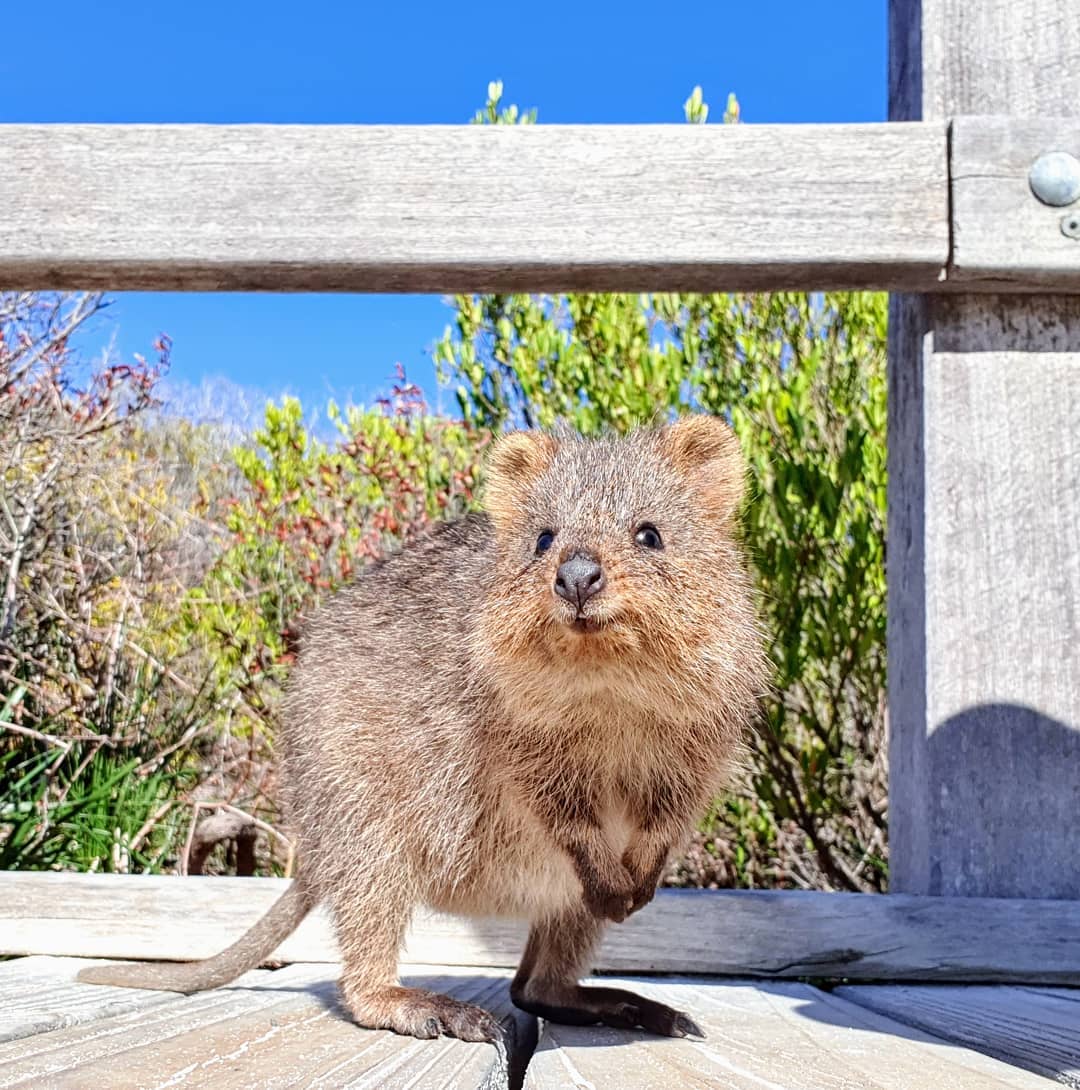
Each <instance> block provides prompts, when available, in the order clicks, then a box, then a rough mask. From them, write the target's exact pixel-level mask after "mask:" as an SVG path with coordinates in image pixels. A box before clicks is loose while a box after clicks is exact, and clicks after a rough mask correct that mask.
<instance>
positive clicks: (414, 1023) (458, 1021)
mask: <svg viewBox="0 0 1080 1090" xmlns="http://www.w3.org/2000/svg"><path fill="white" fill-rule="evenodd" d="M399 882H400V878H399ZM402 893H403V891H401V890H399V889H395V888H393V887H392V886H390V885H381V884H380V883H379V882H377V881H372V880H371V878H370V876H369V877H368V880H367V881H365V882H364V883H363V884H360V883H359V882H357V881H355V880H353V881H352V882H351V883H350V884H349V885H348V886H342V887H340V888H339V889H338V891H337V892H336V894H335V896H334V916H335V921H336V925H337V936H338V943H339V945H340V947H341V954H342V960H343V962H344V965H343V969H342V974H341V980H340V982H339V987H340V990H341V996H342V1000H343V1001H344V1004H345V1006H346V1007H347V1008H348V1010H349V1013H350V1014H352V1016H353V1018H354V1019H355V1020H356V1022H357V1023H358V1024H359V1025H361V1026H365V1027H367V1028H368V1029H389V1030H393V1031H394V1032H395V1033H401V1034H404V1035H406V1036H409V1037H421V1038H430V1037H438V1036H439V1035H440V1034H446V1035H447V1036H448V1037H459V1038H460V1039H461V1040H463V1041H498V1040H500V1039H501V1038H502V1029H501V1027H500V1026H499V1023H498V1021H496V1019H495V1018H494V1017H492V1015H491V1014H489V1013H488V1012H487V1011H486V1010H484V1009H483V1008H482V1007H477V1006H474V1005H473V1004H471V1003H463V1002H461V1000H459V999H454V998H452V997H451V996H448V995H442V994H441V993H439V992H433V991H428V990H426V989H424V988H406V987H403V986H402V985H401V984H400V983H399V981H398V972H397V970H398V955H399V954H400V951H401V944H402V941H403V940H404V937H405V929H406V927H407V926H408V922H409V916H410V914H411V911H412V904H411V903H410V902H409V900H408V899H407V898H406V897H404V896H402Z"/></svg>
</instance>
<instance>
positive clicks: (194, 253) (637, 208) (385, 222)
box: [0, 123, 949, 292]
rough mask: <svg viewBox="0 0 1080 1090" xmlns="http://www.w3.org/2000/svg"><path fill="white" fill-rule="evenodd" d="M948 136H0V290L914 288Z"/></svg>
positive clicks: (783, 130)
mask: <svg viewBox="0 0 1080 1090" xmlns="http://www.w3.org/2000/svg"><path fill="white" fill-rule="evenodd" d="M947 169H948V166H947V150H946V127H945V125H944V124H943V123H935V124H891V125H883V124H882V125H738V126H695V125H667V126H559V125H541V126H520V127H509V126H506V127H503V126H443V127H432V126H422V127H421V126H417V127H360V126H310V127H297V126H268V125H236V126H209V125H170V126H128V125H117V126H99V125H40V126H27V125H4V126H0V288H20V289H31V288H40V289H44V288H63V289H74V288H106V289H112V290H126V289H149V290H186V291H234V290H236V291H240V290H244V291H250V290H259V291H262V290H266V291H357V292H361V291H362V292H404V291H410V292H455V291H494V290H500V291H509V290H521V291H524V290H528V291H560V290H573V291H585V290H596V291H639V290H694V291H715V290H729V289H746V290H762V289H781V288H789V289H824V288H880V289H894V288H895V289H908V290H933V289H934V288H935V287H936V286H937V285H938V281H939V278H940V274H941V270H942V268H943V266H944V265H945V263H946V261H947V258H948V246H949V225H948V178H947Z"/></svg>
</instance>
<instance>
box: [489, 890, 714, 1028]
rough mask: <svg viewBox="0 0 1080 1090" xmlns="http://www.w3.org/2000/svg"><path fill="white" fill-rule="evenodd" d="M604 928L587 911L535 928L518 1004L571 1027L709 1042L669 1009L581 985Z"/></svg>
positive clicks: (517, 984)
mask: <svg viewBox="0 0 1080 1090" xmlns="http://www.w3.org/2000/svg"><path fill="white" fill-rule="evenodd" d="M603 926H604V925H603V921H601V920H598V919H596V917H595V916H593V915H592V914H591V913H590V912H588V910H587V909H585V907H584V906H580V907H576V908H573V909H569V910H567V911H566V912H563V913H560V914H559V915H556V916H551V917H548V918H547V919H544V920H541V921H539V922H537V923H534V924H533V926H532V928H531V929H530V930H529V941H528V942H527V943H526V945H525V953H524V955H523V956H522V959H521V965H520V966H519V968H518V971H517V974H516V976H515V977H514V980H513V983H512V984H511V985H510V998H511V999H513V1001H514V1004H515V1005H516V1006H518V1007H520V1008H521V1009H522V1010H524V1011H528V1012H529V1013H530V1014H535V1015H537V1017H539V1018H546V1019H548V1020H549V1021H551V1022H561V1023H563V1024H566V1025H571V1026H590V1025H596V1024H598V1023H600V1024H603V1025H605V1026H614V1027H616V1028H618V1029H644V1030H648V1031H649V1032H650V1033H656V1034H660V1035H661V1036H664V1037H686V1036H687V1035H688V1034H694V1035H696V1036H698V1037H704V1036H705V1034H704V1033H702V1031H701V1029H700V1028H699V1027H698V1025H697V1023H696V1022H695V1021H694V1020H693V1019H692V1018H691V1017H690V1016H689V1015H686V1014H683V1013H682V1012H681V1011H677V1010H675V1009H674V1008H673V1007H669V1006H667V1004H665V1003H658V1002H657V1001H656V1000H654V999H646V998H645V997H644V996H641V995H636V994H635V993H634V992H630V991H627V990H626V989H624V988H606V987H603V986H602V985H588V986H586V985H581V984H579V983H578V980H579V978H580V977H581V976H582V975H583V974H584V973H586V972H587V971H588V968H589V961H590V959H591V957H592V954H593V951H594V950H595V949H596V944H597V942H598V941H599V939H600V932H601V931H602V930H603Z"/></svg>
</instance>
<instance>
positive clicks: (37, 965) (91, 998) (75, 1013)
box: [0, 957, 177, 1041]
mask: <svg viewBox="0 0 1080 1090" xmlns="http://www.w3.org/2000/svg"><path fill="white" fill-rule="evenodd" d="M94 964H98V965H103V964H105V962H102V961H98V962H94V961H89V960H87V959H86V958H53V957H28V958H17V959H16V960H14V961H7V962H4V964H3V965H0V1041H14V1040H17V1039H18V1038H20V1037H32V1036H33V1035H34V1034H35V1033H47V1032H49V1031H51V1030H54V1029H63V1028H64V1027H65V1026H77V1025H82V1024H84V1023H86V1022H94V1021H96V1020H97V1019H99V1018H105V1017H108V1016H109V1015H113V1014H123V1013H125V1012H126V1011H133V1010H143V1009H144V1008H146V1007H156V1006H158V1005H159V1004H161V1003H171V1002H175V1001H176V999H177V996H176V995H175V993H171V992H144V991H137V990H135V989H133V988H109V987H99V988H95V987H91V986H90V985H88V984H79V983H77V982H76V981H75V975H76V973H77V972H78V971H79V970H80V969H85V968H86V967H87V966H88V965H94Z"/></svg>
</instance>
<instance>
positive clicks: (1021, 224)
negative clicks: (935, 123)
mask: <svg viewBox="0 0 1080 1090" xmlns="http://www.w3.org/2000/svg"><path fill="white" fill-rule="evenodd" d="M1077 108H1078V109H1080V104H1078V106H1077ZM1052 151H1065V152H1068V153H1070V154H1071V155H1073V156H1075V157H1076V158H1077V160H1078V161H1080V117H1074V118H1071V119H1067V120H1064V119H1063V120H1053V119H1041V120H1020V119H1016V118H1008V117H959V118H956V119H955V120H954V121H953V123H952V138H951V142H950V151H949V155H950V178H951V186H952V216H953V249H952V257H951V261H950V264H949V270H948V280H949V284H950V286H952V287H957V288H962V289H963V290H965V291H972V290H979V291H987V290H993V291H1039V290H1042V291H1046V290H1053V291H1058V292H1065V291H1069V292H1075V291H1080V201H1076V202H1074V203H1073V204H1071V205H1070V206H1067V207H1054V206H1051V205H1047V204H1043V203H1042V202H1041V201H1040V200H1038V199H1037V198H1036V196H1035V194H1034V193H1033V192H1032V190H1031V184H1030V181H1029V174H1030V171H1031V167H1032V164H1033V163H1034V162H1035V160H1036V159H1037V158H1038V157H1039V156H1040V155H1042V154H1043V153H1045V152H1052ZM1063 221H1067V222H1068V223H1070V224H1073V225H1074V226H1072V227H1070V228H1068V231H1066V230H1063ZM1066 226H1067V224H1066Z"/></svg>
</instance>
